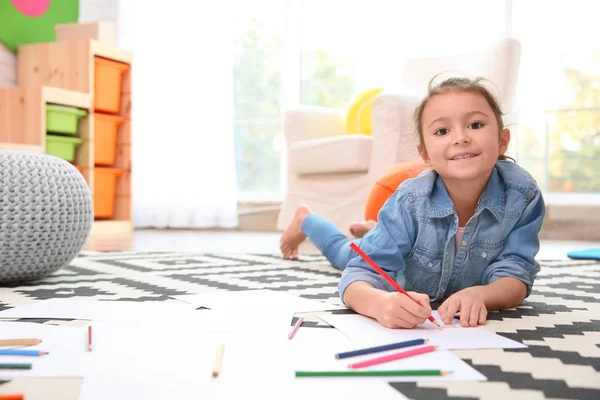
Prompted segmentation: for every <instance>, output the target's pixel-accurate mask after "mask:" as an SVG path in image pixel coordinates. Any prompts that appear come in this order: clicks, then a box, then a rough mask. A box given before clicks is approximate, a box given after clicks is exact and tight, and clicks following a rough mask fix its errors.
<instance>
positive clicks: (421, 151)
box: [417, 145, 429, 165]
mask: <svg viewBox="0 0 600 400" xmlns="http://www.w3.org/2000/svg"><path fill="white" fill-rule="evenodd" d="M417 151H418V152H419V155H420V156H421V158H422V159H423V161H424V162H425V164H427V165H429V156H428V155H427V150H425V146H421V145H418V146H417Z"/></svg>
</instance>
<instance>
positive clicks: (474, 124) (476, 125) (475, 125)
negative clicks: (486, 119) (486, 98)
mask: <svg viewBox="0 0 600 400" xmlns="http://www.w3.org/2000/svg"><path fill="white" fill-rule="evenodd" d="M469 128H471V129H481V128H483V122H479V121H475V122H471V124H469Z"/></svg>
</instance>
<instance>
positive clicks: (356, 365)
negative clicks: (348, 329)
mask: <svg viewBox="0 0 600 400" xmlns="http://www.w3.org/2000/svg"><path fill="white" fill-rule="evenodd" d="M436 349H437V346H423V347H417V348H415V349H411V350H406V351H401V352H400V353H394V354H388V355H385V356H382V357H377V358H371V359H369V360H365V361H361V362H357V363H354V364H349V365H348V368H364V367H370V366H372V365H378V364H383V363H386V362H390V361H395V360H401V359H403V358H408V357H412V356H417V355H419V354H424V353H430V352H432V351H435V350H436Z"/></svg>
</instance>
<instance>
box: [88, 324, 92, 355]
mask: <svg viewBox="0 0 600 400" xmlns="http://www.w3.org/2000/svg"><path fill="white" fill-rule="evenodd" d="M88 351H92V326H91V325H88Z"/></svg>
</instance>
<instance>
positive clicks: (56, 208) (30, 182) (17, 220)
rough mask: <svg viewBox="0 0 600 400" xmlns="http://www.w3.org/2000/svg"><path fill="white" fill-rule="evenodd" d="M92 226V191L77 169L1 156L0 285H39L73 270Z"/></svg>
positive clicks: (56, 161)
mask: <svg viewBox="0 0 600 400" xmlns="http://www.w3.org/2000/svg"><path fill="white" fill-rule="evenodd" d="M93 220H94V214H93V209H92V196H91V193H90V189H89V187H88V185H87V183H86V181H85V179H84V178H83V176H82V175H81V173H80V172H79V171H78V170H77V169H76V168H75V167H74V166H73V165H71V164H69V163H68V162H66V161H64V160H62V159H60V158H57V157H54V156H48V155H43V154H33V153H22V152H16V151H14V152H13V151H8V150H0V283H6V282H17V281H26V280H33V279H39V278H42V277H44V276H46V275H48V274H51V273H53V272H55V271H56V270H58V269H59V268H61V267H63V266H65V265H67V264H69V263H70V262H71V261H72V260H73V258H75V256H76V255H77V254H78V253H79V252H80V251H81V248H82V247H83V245H84V244H85V242H86V240H87V238H88V236H89V234H90V231H91V228H92V222H93Z"/></svg>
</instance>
